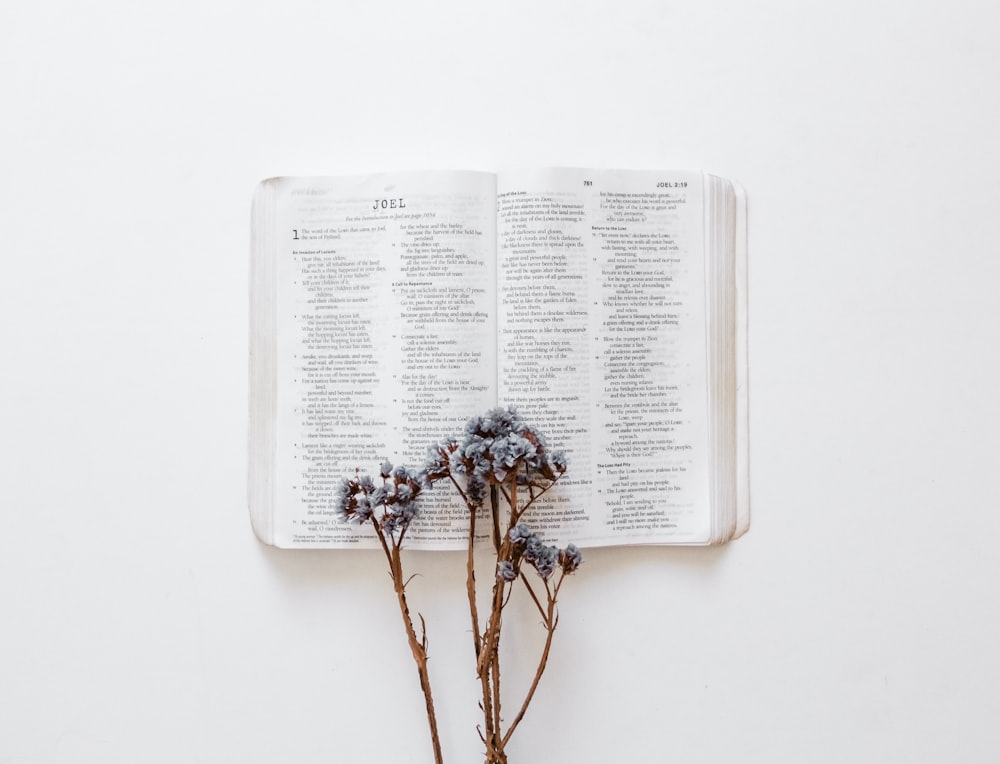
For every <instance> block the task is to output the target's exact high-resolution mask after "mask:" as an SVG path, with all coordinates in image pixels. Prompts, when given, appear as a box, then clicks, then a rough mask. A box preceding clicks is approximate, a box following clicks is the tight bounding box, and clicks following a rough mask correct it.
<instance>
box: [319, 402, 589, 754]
mask: <svg viewBox="0 0 1000 764" xmlns="http://www.w3.org/2000/svg"><path fill="white" fill-rule="evenodd" d="M565 472H566V458H565V456H564V455H563V454H562V453H561V452H559V451H552V450H550V449H549V448H548V446H547V444H546V442H545V438H544V437H543V436H542V435H541V433H539V432H538V431H537V430H535V429H534V428H533V427H531V426H529V425H528V424H526V423H525V422H524V421H523V420H522V419H521V418H520V416H519V415H518V413H517V411H516V410H515V409H513V408H498V409H494V410H491V411H488V412H486V413H485V414H483V415H482V416H478V417H475V418H474V419H471V420H470V421H469V423H468V424H467V425H466V427H465V430H464V432H463V433H462V435H461V436H460V437H457V438H452V439H450V440H446V441H443V442H441V443H439V444H437V445H435V446H433V447H432V448H431V449H430V450H429V454H428V460H427V463H426V464H425V465H424V466H423V468H421V469H420V470H417V471H413V470H409V469H407V468H405V467H393V466H392V465H391V464H389V463H388V462H386V463H385V464H383V465H382V468H381V473H380V474H381V484H377V483H376V481H375V480H373V479H371V478H369V477H367V476H361V475H355V477H353V478H349V479H346V480H344V481H343V483H342V484H341V486H340V489H339V491H338V493H337V495H336V497H335V502H336V510H337V513H338V514H339V516H340V517H341V519H343V520H345V521H347V522H357V523H365V522H370V523H371V525H372V527H373V528H374V531H375V535H376V536H377V538H378V539H379V542H380V543H381V546H382V549H383V551H384V552H385V555H386V559H387V560H388V562H389V568H390V572H391V573H392V578H393V582H394V586H395V590H396V595H397V600H398V603H399V607H400V611H401V613H402V615H403V622H404V627H405V628H406V633H407V638H408V641H409V643H410V649H411V651H412V653H413V656H414V660H415V661H416V663H417V670H418V674H419V676H420V683H421V688H422V689H423V691H424V698H425V701H426V705H427V716H428V724H429V725H430V731H431V743H432V746H433V748H434V756H435V762H437V764H441V762H442V761H443V759H442V755H441V746H440V740H439V737H438V733H437V719H436V717H435V714H434V704H433V699H432V696H431V691H430V680H429V677H428V675H427V638H426V634H423V635H421V637H420V638H419V639H418V637H417V634H416V630H415V629H414V627H413V623H412V620H411V618H410V614H409V607H408V604H407V602H406V583H407V580H408V579H405V578H404V576H403V568H402V560H401V556H400V550H401V548H402V543H403V539H404V537H405V536H406V532H407V529H408V528H409V526H410V523H411V522H412V521H413V520H414V519H415V518H416V517H417V516H418V513H419V512H418V507H419V498H420V495H421V493H422V491H424V490H425V489H427V488H428V487H430V486H431V485H433V484H434V483H436V482H438V481H443V480H446V481H448V482H450V483H451V484H452V486H453V487H454V488H455V490H457V491H458V493H459V495H460V496H461V497H462V500H463V501H464V502H465V505H466V507H467V508H468V510H469V528H468V554H467V557H466V589H467V595H468V605H469V614H470V618H471V621H472V634H473V648H474V651H475V658H476V674H477V677H478V679H479V682H480V685H481V690H482V700H481V702H480V708H481V709H482V712H483V723H482V725H481V726H480V727H479V734H480V738H481V739H482V741H483V743H484V745H485V747H486V759H485V761H486V764H506V762H507V754H506V752H505V749H506V746H507V743H508V742H509V740H510V737H511V735H512V734H513V732H514V730H515V729H516V728H517V726H518V724H520V722H521V720H522V719H523V718H524V715H525V712H526V711H527V708H528V705H529V703H530V702H531V699H532V697H533V696H534V693H535V690H536V688H537V687H538V683H539V680H540V679H541V676H542V673H543V672H544V670H545V666H546V663H547V661H548V656H549V650H550V648H551V645H552V637H553V634H554V632H555V628H556V623H557V622H558V614H557V612H556V599H557V597H558V594H559V589H560V587H561V586H562V582H563V579H564V578H565V576H567V575H569V574H571V573H573V572H574V571H576V570H577V568H579V567H580V564H581V562H582V561H583V556H582V554H581V553H580V550H579V549H577V548H576V546H574V545H573V544H569V545H567V546H566V547H565V548H564V549H559V548H557V547H555V546H551V545H547V544H546V543H545V542H544V541H543V540H542V538H541V536H540V534H538V533H536V532H535V531H533V530H532V529H531V527H530V526H529V525H528V524H527V523H525V522H524V521H523V518H524V517H525V515H526V514H527V513H528V511H529V510H530V508H531V507H532V505H533V504H534V503H535V501H536V500H537V499H538V498H540V497H541V496H542V495H543V494H545V493H546V492H547V491H548V490H549V489H550V488H551V487H552V486H553V485H554V484H555V483H556V481H557V480H559V478H560V477H561V476H562V475H563V474H565ZM487 499H489V510H488V520H489V522H490V524H491V528H490V530H491V536H492V539H493V552H494V554H495V568H494V570H495V575H494V576H493V582H492V584H491V588H490V599H489V610H488V615H487V616H486V618H485V619H482V618H480V612H479V602H478V598H479V592H478V591H477V586H476V575H475V567H476V555H475V549H474V547H475V544H474V542H475V538H476V535H477V527H476V526H477V519H478V516H479V515H480V514H482V513H483V510H484V507H486V504H487ZM526 568H528V569H531V570H533V571H534V572H535V573H536V574H537V576H538V578H537V579H535V581H536V583H534V584H533V583H532V582H531V581H530V580H529V578H528V577H527V576H526V575H525V572H524V571H525V569H526ZM518 581H520V582H521V584H522V586H523V588H524V590H525V591H526V592H527V594H528V595H529V597H530V599H531V600H532V602H533V603H534V604H535V606H536V607H537V609H538V612H539V613H540V614H541V617H542V624H543V626H544V628H545V642H544V645H543V647H542V649H541V652H540V656H539V661H538V668H537V670H536V672H535V676H534V679H533V681H532V682H531V685H530V687H529V688H528V689H527V691H526V693H525V695H524V697H523V700H522V702H521V705H520V707H519V709H518V711H517V713H516V715H515V716H514V717H513V719H512V720H511V721H510V723H509V724H508V725H507V726H506V728H504V727H503V724H502V721H503V719H502V717H501V713H500V708H501V703H502V698H501V696H500V656H499V646H500V636H501V631H502V626H503V620H502V613H503V610H504V608H505V607H506V606H507V603H508V601H509V599H510V594H511V587H512V586H514V585H515V584H516V583H517V582H518ZM422 622H423V619H422V618H421V623H422Z"/></svg>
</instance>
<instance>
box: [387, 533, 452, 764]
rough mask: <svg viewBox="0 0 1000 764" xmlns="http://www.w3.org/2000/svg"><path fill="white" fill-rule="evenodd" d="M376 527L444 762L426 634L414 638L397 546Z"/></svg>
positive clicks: (437, 758) (434, 743)
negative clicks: (432, 691)
mask: <svg viewBox="0 0 1000 764" xmlns="http://www.w3.org/2000/svg"><path fill="white" fill-rule="evenodd" d="M375 530H376V534H377V535H378V537H379V541H380V542H381V543H382V549H383V550H384V551H385V553H386V557H387V558H388V560H389V570H390V572H391V573H392V583H393V587H394V588H395V590H396V599H397V601H398V603H399V612H400V614H401V615H402V617H403V627H404V628H405V629H406V639H407V641H408V642H409V644H410V652H411V653H412V654H413V660H414V662H415V663H416V664H417V675H418V676H419V678H420V689H421V690H422V691H423V693H424V703H425V705H426V707H427V725H428V727H429V728H430V733H431V747H432V748H433V749H434V762H435V764H443V761H444V758H443V757H442V755H441V740H440V737H439V736H438V728H437V716H436V715H435V713H434V698H433V696H432V695H431V680H430V675H429V674H428V673H427V634H426V631H425V632H424V635H423V638H422V639H417V633H416V631H415V630H414V628H413V620H412V619H411V618H410V608H409V606H408V605H407V603H406V583H405V582H404V580H403V562H402V559H401V557H400V553H399V546H398V545H397V544H396V543H395V542H393V544H392V548H391V550H390V548H389V545H388V543H387V541H386V538H385V534H384V533H383V532H382V529H381V528H380V527H379V526H378V525H376V526H375ZM422 620H423V619H422V618H421V621H422Z"/></svg>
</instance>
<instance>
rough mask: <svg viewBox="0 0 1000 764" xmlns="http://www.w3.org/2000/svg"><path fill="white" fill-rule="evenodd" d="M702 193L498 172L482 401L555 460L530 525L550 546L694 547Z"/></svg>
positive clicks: (668, 175) (609, 176)
mask: <svg viewBox="0 0 1000 764" xmlns="http://www.w3.org/2000/svg"><path fill="white" fill-rule="evenodd" d="M702 184H703V178H702V175H701V174H700V173H678V172H623V171H592V170H545V171H530V172H528V171H525V172H516V173H506V174H503V175H500V176H499V177H498V186H497V189H498V193H497V209H498V214H497V235H498V245H497V247H498V250H497V257H498V263H499V267H498V271H499V276H498V290H499V292H498V298H499V299H498V302H499V307H498V326H499V330H498V331H499V334H498V344H499V350H498V352H499V358H500V361H499V367H498V374H499V378H498V396H499V400H500V402H501V403H513V404H515V405H517V406H518V408H519V409H520V410H521V412H522V414H523V415H524V417H525V418H526V419H527V420H528V421H532V422H534V423H536V424H537V425H538V426H539V428H540V429H541V430H542V432H543V433H545V434H546V435H547V437H548V440H549V444H550V446H552V447H556V448H563V449H564V450H565V451H566V452H567V455H568V457H569V471H568V472H567V475H566V477H564V478H563V479H562V480H561V481H560V484H559V485H558V486H557V487H556V488H555V489H554V490H553V492H552V494H553V495H552V498H551V499H550V500H549V501H548V502H547V504H546V505H545V506H544V507H542V508H540V509H539V511H538V512H537V513H535V515H534V516H535V518H536V520H535V521H534V522H535V524H536V525H539V526H541V527H543V528H545V529H546V530H547V531H550V532H551V533H553V534H558V535H559V536H560V539H559V540H560V541H561V540H563V539H565V540H576V541H577V542H578V543H585V544H586V543H591V544H598V545H602V544H624V543H643V542H646V543H651V542H669V543H692V544H697V543H706V542H707V541H708V540H709V537H710V524H711V523H710V521H711V514H710V509H711V508H710V506H709V487H708V469H707V465H708V460H709V443H708V424H707V423H708V412H707V394H706V389H707V387H706V364H707V360H706V342H707V336H706V329H705V317H706V297H705V292H706V288H705V287H706V284H705V261H704V227H703V226H704V212H703V198H702V194H703V187H702Z"/></svg>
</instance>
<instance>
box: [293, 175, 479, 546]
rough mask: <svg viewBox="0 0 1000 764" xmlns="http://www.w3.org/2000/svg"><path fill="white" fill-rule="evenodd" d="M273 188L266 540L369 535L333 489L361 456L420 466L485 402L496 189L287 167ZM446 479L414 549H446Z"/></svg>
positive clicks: (374, 465)
mask: <svg viewBox="0 0 1000 764" xmlns="http://www.w3.org/2000/svg"><path fill="white" fill-rule="evenodd" d="M279 184H280V186H279V189H278V191H277V193H276V197H275V198H276V213H275V218H274V230H275V234H274V238H275V242H276V245H275V247H276V250H277V251H276V267H275V271H276V282H277V290H276V306H277V307H276V313H277V348H276V355H277V369H278V383H277V388H278V393H277V411H276V416H277V428H276V436H275V438H276V454H275V461H276V469H275V484H276V488H275V511H274V538H275V543H276V544H277V545H279V546H374V545H375V543H376V542H375V541H374V536H373V534H372V532H371V529H370V528H367V527H362V528H358V527H356V526H354V525H348V524H345V523H343V522H341V521H340V520H339V519H338V518H337V517H336V516H335V514H334V510H333V507H332V505H331V498H332V496H333V494H334V491H335V490H336V487H337V485H338V484H339V483H340V481H341V480H342V479H343V478H345V477H348V476H352V475H353V474H354V471H355V469H360V470H361V472H362V473H363V474H370V475H373V476H375V477H376V478H377V474H378V469H379V465H380V464H381V463H382V461H383V460H385V459H389V460H390V461H391V462H392V463H393V464H396V465H398V464H401V463H403V464H406V465H407V466H412V467H419V466H421V465H422V464H423V462H424V460H425V458H426V452H427V449H428V447H429V446H431V445H432V444H434V443H436V442H438V441H439V440H440V439H442V438H444V437H446V436H449V435H453V434H456V433H458V432H460V431H461V428H462V426H463V425H464V424H465V422H466V421H467V419H468V418H469V417H470V416H471V415H472V414H474V413H476V412H479V411H482V410H485V409H486V408H489V407H491V406H494V405H495V401H496V391H495V388H494V383H495V380H496V367H495V357H494V348H495V331H496V316H495V304H496V300H495V290H496V285H495V272H496V248H495V243H496V233H495V223H496V216H495V209H496V206H495V205H496V186H495V178H494V176H492V175H486V174H482V173H413V174H401V175H379V176H368V177H357V178H326V179H316V178H289V179H281V180H280V181H279ZM451 493H452V492H447V491H430V492H428V493H427V494H425V496H426V499H425V501H424V512H425V519H422V520H421V522H419V523H415V524H414V526H413V528H412V529H411V533H410V535H409V536H408V538H409V539H410V543H411V545H413V546H421V545H422V546H424V547H425V548H432V547H438V546H449V545H455V546H459V545H461V544H463V543H464V540H465V532H466V531H465V530H464V529H465V528H466V518H465V512H464V510H463V508H462V507H461V506H459V505H458V503H457V501H456V500H455V499H454V498H453V497H452V495H451Z"/></svg>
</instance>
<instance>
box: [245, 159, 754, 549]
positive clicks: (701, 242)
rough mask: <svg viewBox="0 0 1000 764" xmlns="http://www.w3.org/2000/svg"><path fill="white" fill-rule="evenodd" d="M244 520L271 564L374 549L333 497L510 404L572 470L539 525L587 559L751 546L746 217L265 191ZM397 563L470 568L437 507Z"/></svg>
mask: <svg viewBox="0 0 1000 764" xmlns="http://www.w3.org/2000/svg"><path fill="white" fill-rule="evenodd" d="M252 221H253V225H252V245H251V312H250V323H251V326H250V343H251V344H250V453H249V457H250V459H249V500H250V515H251V520H252V523H253V528H254V531H255V532H256V534H257V535H258V537H259V538H260V539H261V540H262V541H264V542H266V543H268V544H274V545H276V546H280V547H303V548H305V547H330V548H336V547H349V546H350V547H358V546H373V545H375V544H376V543H377V542H376V541H375V540H374V537H373V535H372V534H371V533H369V532H367V529H363V528H362V529H359V528H357V527H355V526H353V525H349V524H345V523H342V522H341V521H339V520H338V519H337V517H336V515H335V513H334V509H333V507H332V504H331V498H332V496H333V494H334V493H335V491H336V488H337V486H338V484H339V483H340V481H341V480H342V479H343V478H345V477H350V476H353V475H354V474H355V470H356V469H360V470H361V471H362V473H367V474H372V475H375V476H377V474H378V468H379V465H380V464H381V463H382V461H383V460H386V459H388V460H390V461H392V462H393V463H396V464H400V463H402V464H406V465H407V466H411V467H418V466H419V465H420V464H421V463H422V462H423V460H424V459H425V457H426V453H427V449H428V448H429V447H430V446H432V445H434V444H436V443H437V442H439V441H440V440H442V439H443V438H446V437H449V436H455V435H459V434H460V433H461V431H462V428H463V426H464V424H465V422H466V421H467V420H468V419H469V418H471V417H473V416H475V415H478V414H481V413H483V412H484V411H486V410H487V409H490V408H495V407H497V406H498V405H508V404H513V405H515V406H516V407H517V409H518V410H519V412H520V414H521V415H522V417H523V418H524V419H525V420H526V421H528V422H530V423H532V424H534V425H536V426H537V428H538V429H539V430H540V431H541V432H543V433H544V434H545V435H546V437H547V441H548V445H549V447H550V448H556V449H562V450H564V451H565V452H566V455H567V457H568V461H569V469H568V471H567V473H566V475H565V476H564V477H563V478H562V479H561V480H560V481H559V482H558V483H557V485H556V486H555V487H554V488H553V489H552V490H551V491H550V492H549V494H547V495H546V497H545V499H546V500H547V501H546V503H544V504H541V505H540V506H539V507H538V508H537V509H536V510H534V511H533V514H532V516H531V520H530V522H531V523H532V524H533V525H534V526H535V527H536V528H538V529H540V530H542V531H543V533H544V535H545V536H546V538H548V539H551V540H553V541H559V540H571V541H574V542H575V543H576V544H578V545H580V546H587V545H589V546H600V545H614V544H637V543H670V544H718V543H723V542H725V541H728V540H729V539H731V538H734V537H736V536H738V535H740V534H741V533H743V532H744V531H745V530H746V529H747V527H748V524H749V490H748V473H747V432H746V422H747V386H746V336H745V329H746V320H745V316H746V305H745V297H746V289H745V287H746V236H745V232H746V204H745V200H744V197H743V195H742V193H741V191H740V190H739V188H738V187H737V186H736V185H735V184H733V183H731V182H729V181H727V180H724V179H722V178H718V177H715V176H712V175H708V174H704V173H700V172H673V171H669V172H667V171H665V172H659V171H619V170H587V169H545V170H531V171H516V172H506V173H501V174H489V173H480V172H426V173H401V174H384V175H370V176H360V177H344V178H272V179H270V180H266V181H264V182H262V183H261V184H260V186H259V187H258V188H257V191H256V194H255V197H254V201H253V213H252ZM424 497H425V498H424V499H423V501H424V502H425V508H424V510H423V512H422V515H421V517H420V519H419V520H418V521H416V522H415V523H414V525H413V526H412V527H411V529H410V533H409V534H408V536H407V539H408V545H409V546H410V547H411V548H427V549H440V548H462V547H464V546H465V544H466V539H467V537H466V534H467V532H468V531H467V529H468V525H467V522H468V520H467V518H466V513H467V510H466V509H465V507H464V506H463V505H461V504H460V502H459V501H458V499H457V496H456V494H455V492H454V491H450V490H449V489H448V487H446V486H444V485H440V486H438V487H435V488H434V489H433V490H431V491H427V492H425V493H424Z"/></svg>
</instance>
